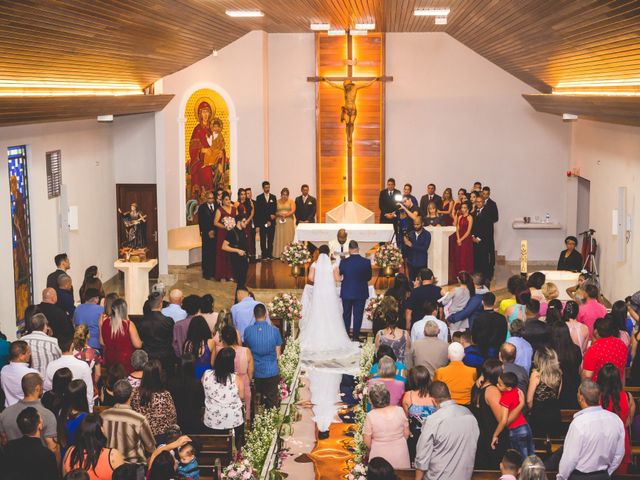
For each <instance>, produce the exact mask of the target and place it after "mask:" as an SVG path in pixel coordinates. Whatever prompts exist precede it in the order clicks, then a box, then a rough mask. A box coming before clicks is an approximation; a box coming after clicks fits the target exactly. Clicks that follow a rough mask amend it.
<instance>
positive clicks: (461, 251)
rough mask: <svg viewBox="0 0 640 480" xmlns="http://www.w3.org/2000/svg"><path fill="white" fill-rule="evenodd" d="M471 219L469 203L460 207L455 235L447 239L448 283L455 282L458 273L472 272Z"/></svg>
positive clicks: (464, 203)
mask: <svg viewBox="0 0 640 480" xmlns="http://www.w3.org/2000/svg"><path fill="white" fill-rule="evenodd" d="M472 226H473V217H471V215H469V203H468V202H463V203H462V204H461V205H460V214H459V215H458V216H457V217H456V233H455V234H454V235H451V236H450V237H449V281H450V282H451V281H455V278H456V275H458V273H459V272H462V271H465V272H473V240H472V239H471V227H472Z"/></svg>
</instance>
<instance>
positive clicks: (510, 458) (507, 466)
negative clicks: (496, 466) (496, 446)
mask: <svg viewBox="0 0 640 480" xmlns="http://www.w3.org/2000/svg"><path fill="white" fill-rule="evenodd" d="M521 466H522V455H520V453H519V452H518V451H517V450H513V449H509V450H507V451H506V452H504V457H502V461H501V462H500V474H501V475H500V479H499V480H518V475H520V467H521Z"/></svg>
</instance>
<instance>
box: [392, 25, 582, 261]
mask: <svg viewBox="0 0 640 480" xmlns="http://www.w3.org/2000/svg"><path fill="white" fill-rule="evenodd" d="M386 49H387V50H386V59H387V62H386V72H387V75H392V76H393V82H390V83H388V84H387V87H386V88H387V89H386V112H387V116H386V135H387V140H386V174H387V176H394V177H395V178H396V181H397V182H398V183H405V182H410V183H412V184H413V187H414V194H415V195H416V196H417V197H418V198H420V196H421V195H422V194H424V192H425V191H426V185H427V184H428V183H431V182H433V183H435V184H436V185H437V187H438V191H439V192H442V190H443V189H444V188H445V187H452V188H453V190H454V195H455V192H456V191H457V189H458V188H459V187H466V188H469V187H471V186H472V184H473V182H474V181H475V180H479V181H481V182H482V183H483V184H487V185H489V186H491V190H492V197H493V198H494V200H495V201H496V202H497V203H498V207H499V209H500V222H499V223H498V225H497V228H496V246H497V250H498V254H500V255H506V257H507V260H515V259H518V258H519V248H520V240H521V239H527V240H529V259H530V260H551V259H553V260H555V259H557V256H558V253H559V251H560V249H561V247H562V245H563V243H562V241H563V239H564V236H565V231H564V230H557V231H531V230H528V231H522V230H519V231H516V230H513V229H512V227H511V222H512V221H513V220H514V219H516V218H521V217H522V216H524V215H527V216H531V217H532V218H534V217H535V216H536V215H538V216H540V217H541V218H543V217H544V215H545V213H546V212H549V213H550V214H551V218H552V220H556V221H559V222H560V223H562V224H564V222H565V215H566V212H565V185H566V177H565V174H564V172H565V170H566V169H567V166H568V162H569V147H570V127H569V126H567V125H565V124H563V123H562V122H561V121H560V120H559V119H558V117H555V116H551V115H545V114H540V113H537V112H535V111H534V110H533V109H532V108H531V107H530V106H529V104H528V103H527V102H526V101H525V100H524V99H523V98H522V96H521V95H522V94H523V93H533V92H534V91H533V90H532V89H531V87H529V86H528V85H526V84H525V83H523V82H521V81H520V80H518V79H516V78H515V77H513V76H511V75H510V74H508V73H507V72H505V71H504V70H502V69H500V68H498V67H497V66H496V65H494V64H493V63H491V62H489V61H488V60H486V59H484V58H483V57H481V56H480V55H478V54H477V53H475V52H473V51H472V50H470V49H469V48H467V47H466V46H464V45H463V44H461V43H460V42H458V41H457V40H455V39H454V38H452V37H450V36H449V35H447V34H444V33H389V34H387V37H386ZM572 233H573V232H572Z"/></svg>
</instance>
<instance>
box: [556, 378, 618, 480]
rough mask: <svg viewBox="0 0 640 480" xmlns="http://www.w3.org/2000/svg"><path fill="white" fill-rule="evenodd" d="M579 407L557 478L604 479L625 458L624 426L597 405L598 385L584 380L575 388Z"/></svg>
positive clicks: (598, 400) (568, 435)
mask: <svg viewBox="0 0 640 480" xmlns="http://www.w3.org/2000/svg"><path fill="white" fill-rule="evenodd" d="M578 403H579V404H580V408H581V410H580V411H579V412H578V413H576V414H575V415H574V416H573V421H572V422H571V425H570V426H569V431H568V432H567V436H566V438H565V441H564V447H563V451H562V459H561V460H560V467H559V468H558V476H557V477H556V478H557V480H568V479H578V478H580V479H581V478H589V479H593V480H600V479H602V480H606V479H609V478H610V477H611V475H613V472H614V471H615V470H616V469H617V468H618V466H619V465H620V463H621V462H622V458H623V457H624V435H625V434H624V425H623V423H622V420H620V417H618V415H616V414H615V413H612V412H609V411H607V410H604V409H603V408H602V407H601V406H600V387H599V386H598V384H597V383H596V382H594V381H593V380H583V381H582V383H581V384H580V388H579V389H578Z"/></svg>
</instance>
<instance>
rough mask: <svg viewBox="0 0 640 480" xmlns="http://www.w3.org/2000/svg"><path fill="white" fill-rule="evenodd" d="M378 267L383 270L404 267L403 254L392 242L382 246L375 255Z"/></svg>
mask: <svg viewBox="0 0 640 480" xmlns="http://www.w3.org/2000/svg"><path fill="white" fill-rule="evenodd" d="M375 261H376V265H378V266H379V267H381V268H384V267H392V268H398V267H399V266H400V265H402V252H401V251H400V249H399V248H398V247H397V246H396V245H395V244H394V243H391V242H387V243H384V244H382V245H380V248H378V251H376V254H375Z"/></svg>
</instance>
